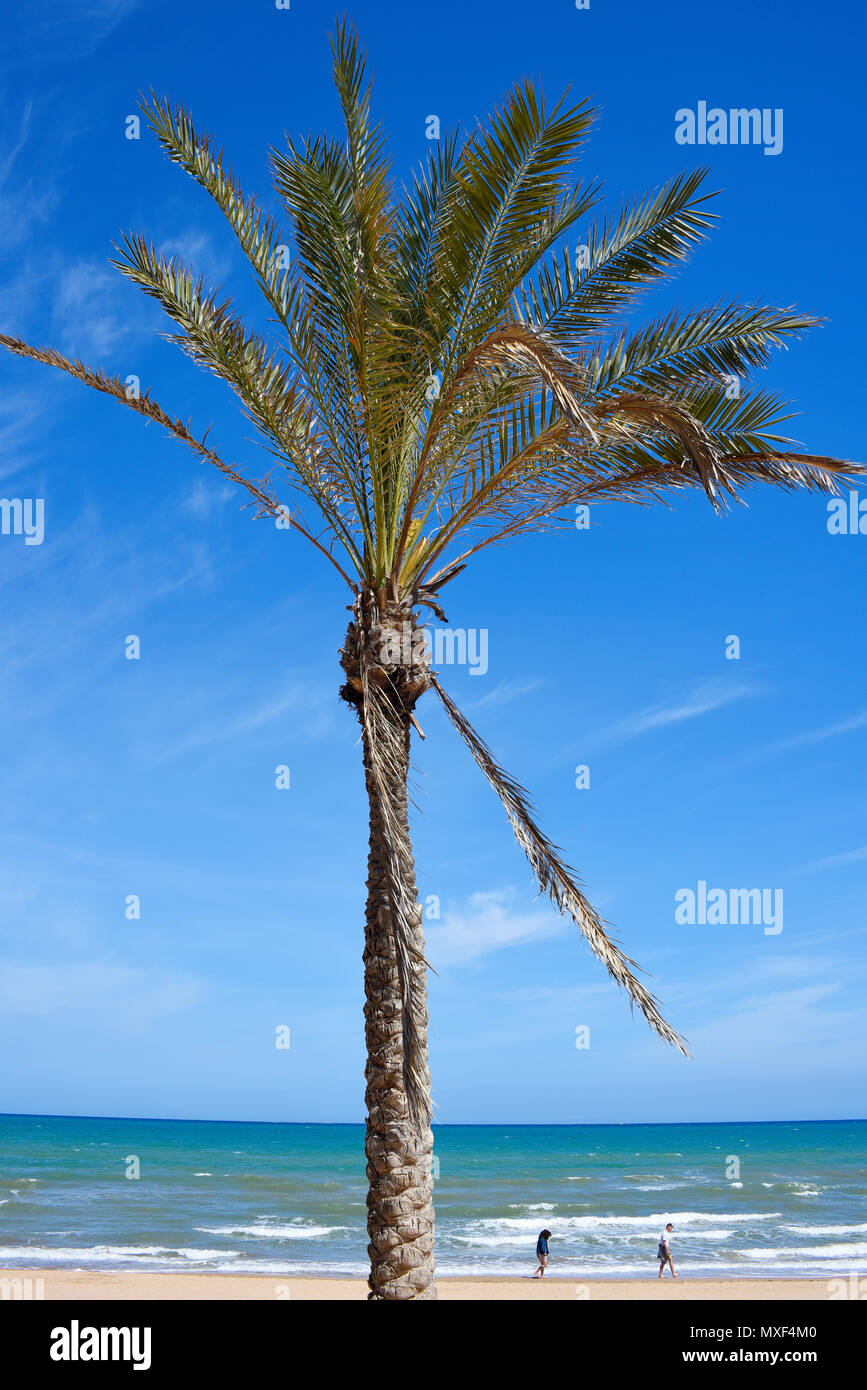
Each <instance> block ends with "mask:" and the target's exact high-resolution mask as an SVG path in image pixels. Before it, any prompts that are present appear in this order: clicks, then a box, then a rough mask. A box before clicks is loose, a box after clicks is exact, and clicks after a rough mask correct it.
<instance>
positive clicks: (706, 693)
mask: <svg viewBox="0 0 867 1390" xmlns="http://www.w3.org/2000/svg"><path fill="white" fill-rule="evenodd" d="M763 693H764V689H763V687H762V686H760V685H755V684H753V683H752V682H748V681H741V682H738V683H730V682H728V681H706V682H705V683H703V684H702V685H697V686H695V687H694V688H693V690H692V691H691V692H690V693H689V694H688V695H687V696H686V697H685V699H683V700H682V701H681V702H679V703H678V704H671V705H653V706H649V707H648V708H646V709H643V710H639V712H638V713H637V714H633V715H630V716H629V717H628V718H626V719H621V720H620V721H619V722H618V723H617V724H611V725H609V727H608V728H607V729H603V730H602V731H601V732H600V733H598V734H597V735H596V736H595V737H594V738H593V739H592V740H591V741H590V744H588V746H591V745H592V746H593V747H594V748H602V747H606V748H611V747H614V746H615V745H616V744H619V743H628V742H629V741H630V739H634V738H639V737H640V736H641V735H642V734H646V733H651V732H653V731H654V730H656V729H665V728H668V727H669V726H670V725H672V724H682V723H684V721H686V720H689V719H700V718H701V717H702V716H703V715H706V714H713V713H714V711H715V710H718V709H722V707H723V706H724V705H730V704H733V703H734V702H735V701H736V700H744V699H748V698H749V697H751V696H755V695H761V694H763Z"/></svg>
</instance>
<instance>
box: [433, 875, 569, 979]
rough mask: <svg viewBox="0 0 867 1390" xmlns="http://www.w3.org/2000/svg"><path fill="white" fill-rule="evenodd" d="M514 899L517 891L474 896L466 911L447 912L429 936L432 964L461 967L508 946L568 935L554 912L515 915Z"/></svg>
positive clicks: (437, 967) (565, 927)
mask: <svg viewBox="0 0 867 1390" xmlns="http://www.w3.org/2000/svg"><path fill="white" fill-rule="evenodd" d="M514 896H515V890H514V889H507V890H504V891H498V892H491V893H474V894H473V895H472V897H470V898H469V900H468V902H467V905H466V907H465V908H463V909H462V910H459V909H452V910H450V911H447V912H445V913H444V915H443V919H442V922H441V923H439V924H435V925H433V926H431V927H430V928H429V930H428V933H427V956H428V959H429V960H430V962H431V964H432V965H433V966H434V967H435V968H436V969H439V968H440V966H445V965H458V964H462V963H463V962H466V961H469V960H477V959H478V958H479V957H480V956H486V955H489V954H490V953H491V952H492V951H501V950H503V949H504V948H505V947H507V946H523V945H526V944H527V943H528V942H531V941H541V940H543V939H545V938H547V937H551V936H559V935H562V934H563V933H564V932H565V931H566V929H567V924H566V922H565V920H564V919H563V918H562V917H560V916H559V915H558V914H557V913H556V912H555V911H554V910H553V909H550V910H548V911H544V910H535V911H530V912H516V911H514V910H513V909H512V908H511V907H510V905H509V904H510V903H511V902H512V900H513V898H514Z"/></svg>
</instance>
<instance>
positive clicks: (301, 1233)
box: [195, 1225, 353, 1240]
mask: <svg viewBox="0 0 867 1390" xmlns="http://www.w3.org/2000/svg"><path fill="white" fill-rule="evenodd" d="M352 1229H353V1228H352V1227H351V1226H300V1225H299V1226H268V1225H262V1226H196V1227H195V1230H197V1231H199V1232H201V1234H202V1235H208V1236H255V1237H257V1238H258V1239H259V1240H317V1239H319V1238H320V1237H322V1236H330V1235H332V1234H333V1232H334V1231H351V1230H352Z"/></svg>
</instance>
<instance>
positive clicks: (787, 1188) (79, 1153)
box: [0, 1115, 867, 1280]
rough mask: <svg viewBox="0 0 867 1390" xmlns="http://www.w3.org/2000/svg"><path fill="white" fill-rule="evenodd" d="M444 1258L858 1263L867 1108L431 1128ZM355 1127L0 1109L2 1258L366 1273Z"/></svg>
mask: <svg viewBox="0 0 867 1390" xmlns="http://www.w3.org/2000/svg"><path fill="white" fill-rule="evenodd" d="M434 1136H435V1137H434V1149H435V1167H434V1174H435V1184H434V1185H435V1205H436V1222H437V1225H436V1232H437V1235H436V1239H437V1268H438V1272H439V1273H440V1274H442V1275H462V1276H487V1277H489V1278H490V1277H497V1276H515V1275H530V1274H532V1272H533V1270H534V1268H535V1266H536V1260H535V1257H534V1251H535V1245H536V1238H537V1236H538V1233H539V1231H540V1230H542V1229H543V1228H544V1227H547V1228H548V1229H549V1230H550V1231H551V1232H552V1238H551V1241H550V1247H551V1258H550V1263H549V1268H548V1274H549V1277H551V1278H566V1279H573V1280H582V1279H594V1278H600V1279H615V1278H616V1279H642V1278H643V1279H646V1278H649V1277H654V1276H655V1274H656V1269H657V1266H656V1264H655V1257H656V1250H657V1244H658V1240H659V1236H660V1233H661V1231H662V1229H663V1227H664V1225H665V1224H666V1223H667V1222H669V1221H670V1222H672V1223H673V1225H674V1232H673V1235H672V1241H671V1247H672V1254H673V1257H674V1261H675V1266H676V1268H677V1269H678V1272H679V1273H680V1272H683V1273H684V1275H686V1276H687V1277H690V1276H695V1277H704V1278H721V1279H727V1278H743V1277H745V1276H746V1277H754V1278H758V1277H765V1276H769V1275H771V1276H777V1277H782V1278H797V1277H803V1276H820V1277H827V1278H831V1277H835V1276H836V1277H841V1278H848V1277H849V1276H850V1275H851V1274H852V1273H858V1274H861V1273H863V1272H864V1271H865V1270H867V1121H865V1120H838V1121H833V1122H827V1121H804V1120H796V1121H791V1122H777V1123H769V1124H766V1123H753V1124H748V1123H737V1124H735V1123H733V1124H645V1125H634V1124H622V1125H436V1126H435V1127H434ZM365 1192H366V1181H365V1162H364V1129H363V1126H362V1125H350V1124H345V1125H326V1124H263V1123H234V1122H214V1121H199V1120H152V1119H99V1118H75V1117H68V1116H63V1117H57V1116H50V1115H25V1116H22V1115H0V1267H6V1268H26V1267H39V1268H47V1269H50V1268H68V1269H83V1270H87V1269H99V1270H179V1271H185V1272H190V1271H193V1270H207V1271H212V1272H224V1273H233V1274H273V1275H284V1276H290V1275H308V1276H309V1275H314V1276H315V1275H364V1274H366V1271H367V1259H366V1245H367V1236H366V1230H365V1219H366V1208H365Z"/></svg>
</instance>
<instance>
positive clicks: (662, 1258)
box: [656, 1245, 671, 1265]
mask: <svg viewBox="0 0 867 1390" xmlns="http://www.w3.org/2000/svg"><path fill="white" fill-rule="evenodd" d="M656 1258H657V1259H658V1260H659V1263H660V1264H661V1265H664V1264H669V1265H670V1264H671V1251H670V1250H666V1248H665V1246H664V1245H660V1247H659V1253H658V1255H657V1257H656Z"/></svg>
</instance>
